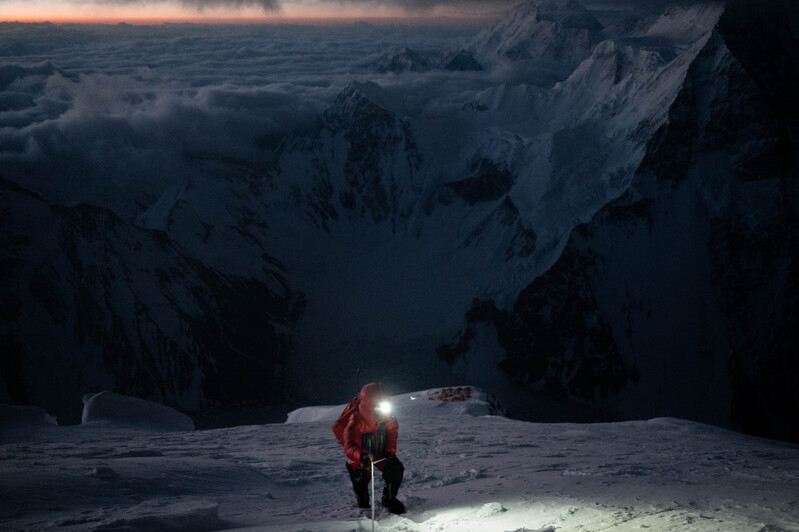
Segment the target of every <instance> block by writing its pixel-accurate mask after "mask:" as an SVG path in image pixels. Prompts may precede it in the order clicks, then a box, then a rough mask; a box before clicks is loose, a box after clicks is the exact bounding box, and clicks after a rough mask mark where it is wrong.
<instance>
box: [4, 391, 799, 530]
mask: <svg viewBox="0 0 799 532" xmlns="http://www.w3.org/2000/svg"><path fill="white" fill-rule="evenodd" d="M467 389H468V390H469V392H471V397H466V395H467V392H465V391H464V390H467ZM412 398H415V399H412ZM440 398H443V399H456V400H455V401H447V402H444V401H441V400H440ZM459 398H462V399H464V400H463V401H459V400H457V399H459ZM394 402H395V403H396V406H397V409H398V414H397V416H398V421H399V427H400V429H399V444H398V456H399V458H400V459H401V460H402V461H403V462H404V465H405V479H404V482H403V484H402V486H401V488H400V493H399V495H400V498H401V499H402V500H403V501H404V502H405V504H406V506H407V509H408V512H407V513H406V514H405V515H403V516H401V517H398V516H392V515H390V514H388V513H387V512H385V510H383V509H382V508H378V509H377V523H376V524H375V530H380V531H383V532H392V531H396V532H400V531H405V532H409V531H412V532H428V531H434V530H459V531H460V530H463V531H474V532H477V531H479V532H484V531H489V532H494V531H497V532H500V531H509V530H526V531H554V530H608V531H618V532H621V531H633V530H636V531H637V530H641V529H649V530H661V531H666V532H669V531H680V530H682V531H685V530H691V531H694V532H706V531H707V532H710V531H717V530H725V531H732V530H734V531H741V532H749V531H752V532H757V531H760V530H770V531H789V530H795V529H796V528H797V527H799V520H798V519H797V516H796V507H795V506H796V502H795V493H796V491H797V477H799V449H797V448H796V447H795V446H790V445H786V444H780V443H776V442H772V441H768V440H761V439H756V438H751V437H747V436H742V435H740V434H736V433H733V432H729V431H726V430H723V429H718V428H713V427H709V426H706V425H701V424H697V423H691V422H687V421H681V420H677V419H671V418H661V419H653V420H649V421H635V422H626V423H610V424H589V425H578V424H538V423H526V422H522V421H514V420H510V419H507V418H503V417H498V416H485V415H483V414H484V413H486V411H487V408H486V405H485V403H484V396H482V392H480V391H479V390H478V389H475V388H471V387H462V388H461V394H460V395H459V394H455V393H452V392H451V391H450V392H447V391H446V390H442V389H431V390H427V391H422V392H417V393H414V394H407V395H402V396H397V397H394ZM333 410H334V409H332V408H331V407H317V410H316V412H318V413H322V414H324V413H325V412H328V411H329V412H330V413H333ZM458 412H463V413H464V414H465V415H457V413H458ZM469 412H471V413H472V414H476V415H470V414H469ZM306 413H308V414H313V413H314V411H313V410H308V411H306ZM308 417H311V418H313V417H317V416H314V415H310V416H308ZM318 417H319V419H323V420H322V421H310V422H303V423H291V424H276V425H253V426H243V427H236V428H228V429H218V430H211V431H193V432H170V433H163V432H146V431H145V432H142V431H141V430H139V431H129V430H124V429H108V428H100V427H97V426H91V425H87V426H78V427H42V426H41V425H35V426H34V425H31V426H28V427H26V428H21V427H17V428H16V429H10V428H9V427H7V426H5V425H4V426H2V431H0V459H2V463H3V475H2V476H0V526H2V528H3V529H4V530H46V529H53V528H60V529H63V530H70V531H75V532H79V531H95V530H97V531H99V530H109V529H113V530H119V529H123V530H153V531H158V530H252V531H258V530H261V531H278V530H280V531H300V530H319V531H329V532H344V531H350V530H370V529H371V526H372V524H371V522H370V520H369V518H368V516H369V512H368V511H366V512H364V511H362V510H358V509H355V508H353V501H354V497H353V495H352V493H351V488H350V485H349V479H348V477H347V472H346V470H345V468H344V462H345V459H344V454H343V452H342V449H341V447H340V446H339V445H337V443H336V441H335V438H334V436H333V433H332V432H331V430H330V427H331V425H332V421H330V419H331V416H329V415H320V416H318ZM43 456H46V460H43V459H42V457H43ZM381 482H382V481H380V480H378V484H377V490H378V491H379V490H380V489H381Z"/></svg>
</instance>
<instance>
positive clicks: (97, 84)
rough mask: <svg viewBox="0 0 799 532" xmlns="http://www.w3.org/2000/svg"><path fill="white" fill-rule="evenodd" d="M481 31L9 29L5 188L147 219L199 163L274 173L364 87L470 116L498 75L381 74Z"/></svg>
mask: <svg viewBox="0 0 799 532" xmlns="http://www.w3.org/2000/svg"><path fill="white" fill-rule="evenodd" d="M478 30H479V26H478V25H475V24H474V23H471V24H461V25H452V24H450V25H447V26H445V27H435V26H418V25H393V26H380V27H378V26H374V25H371V24H366V23H355V24H343V25H332V26H302V25H252V26H232V25H231V26H213V25H183V24H180V25H176V24H165V25H157V26H130V25H52V24H18V23H0V174H2V175H3V176H4V177H5V178H6V179H11V180H13V181H16V182H18V183H20V184H21V185H24V186H25V187H26V188H29V189H32V190H34V191H36V192H37V193H39V194H41V195H43V196H44V197H46V198H47V199H49V200H52V201H56V202H59V203H76V202H90V203H95V204H97V203H99V204H101V205H103V206H108V207H111V208H114V209H115V210H117V212H119V213H120V214H123V216H135V215H136V214H137V211H138V210H140V209H141V208H142V207H144V206H146V204H148V203H149V202H151V201H152V198H154V197H157V195H158V194H159V193H160V191H161V190H163V189H164V188H165V187H166V186H168V185H169V184H170V183H172V182H175V181H180V180H183V179H185V177H186V175H187V173H191V172H196V171H197V161H208V160H218V161H225V162H228V163H231V164H241V165H246V166H256V167H257V166H258V165H262V164H267V163H268V162H269V161H270V160H271V159H272V158H273V157H274V148H275V147H276V146H277V145H278V144H279V142H280V140H281V139H282V138H283V137H284V136H285V134H286V133H288V132H290V131H295V130H298V129H303V128H306V127H309V126H310V125H312V124H313V123H314V121H315V120H316V119H317V117H318V116H319V114H320V113H322V112H323V111H324V110H325V109H326V108H328V107H329V106H330V105H331V104H332V102H333V101H334V100H335V97H336V95H337V94H339V92H340V91H341V90H342V89H343V88H344V87H345V86H346V85H347V84H348V83H350V82H351V81H354V80H357V81H366V80H373V81H376V82H377V83H379V84H380V85H381V86H382V87H383V88H385V89H387V90H389V91H393V92H394V93H396V94H398V95H401V97H399V98H398V101H401V102H402V105H403V106H404V108H405V109H404V110H405V111H407V112H408V113H417V114H418V113H432V114H435V109H437V108H439V107H441V108H446V107H453V106H457V105H460V104H462V103H463V102H464V101H466V100H467V99H468V98H469V97H470V96H471V95H473V94H475V93H476V92H477V91H479V90H481V89H482V88H484V87H485V86H487V85H488V84H491V83H492V79H491V77H492V75H494V74H492V73H490V72H484V73H450V72H445V71H443V70H441V69H440V68H434V69H433V70H431V71H430V72H428V73H407V74H394V73H386V74H378V73H376V72H375V71H374V69H371V68H370V66H369V65H370V62H372V61H374V60H375V59H376V58H377V57H379V56H380V54H382V53H385V52H386V51H387V50H390V49H391V48H393V47H397V46H408V47H410V48H412V49H414V50H416V51H417V52H419V53H421V54H424V55H426V56H427V57H429V58H430V59H431V60H432V61H433V62H435V61H436V60H439V59H440V58H442V57H444V56H445V55H446V53H448V52H451V51H452V50H457V49H459V47H460V46H462V45H463V44H464V43H465V42H467V41H468V40H469V39H470V38H471V37H472V36H473V35H474V34H475V33H476V32H477V31H478Z"/></svg>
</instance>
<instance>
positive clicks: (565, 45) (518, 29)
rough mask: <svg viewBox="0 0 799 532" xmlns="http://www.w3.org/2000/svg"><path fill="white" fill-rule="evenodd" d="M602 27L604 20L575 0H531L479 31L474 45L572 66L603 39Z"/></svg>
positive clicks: (509, 54) (520, 56)
mask: <svg viewBox="0 0 799 532" xmlns="http://www.w3.org/2000/svg"><path fill="white" fill-rule="evenodd" d="M601 30H602V24H600V23H599V21H598V20H597V19H596V18H594V16H593V15H592V14H591V12H590V11H588V10H587V9H586V8H585V7H584V6H583V5H582V4H580V3H579V2H576V1H574V0H572V1H570V2H568V3H566V4H559V3H556V2H554V1H552V0H549V1H547V2H543V3H541V2H537V1H528V2H525V3H522V4H519V5H517V6H516V7H515V8H513V9H512V10H511V11H510V12H509V13H508V14H507V16H505V18H503V19H501V20H500V21H499V22H497V23H495V24H494V25H493V26H490V27H488V28H486V29H484V30H483V31H482V32H480V34H479V35H478V36H477V37H476V39H475V41H474V42H473V44H472V47H473V48H474V49H477V50H481V51H484V52H486V53H495V54H498V55H503V56H506V57H508V58H510V59H528V60H529V59H535V60H547V61H553V60H554V61H556V62H560V63H564V65H565V66H569V67H571V68H573V67H574V66H576V65H577V64H578V63H579V62H580V61H582V60H583V59H585V58H586V57H587V56H588V55H589V54H590V53H591V50H593V47H594V46H595V45H596V44H597V43H598V42H599V41H600V40H601V39H600V32H601Z"/></svg>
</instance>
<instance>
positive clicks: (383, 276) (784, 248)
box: [0, 1, 799, 440]
mask: <svg viewBox="0 0 799 532" xmlns="http://www.w3.org/2000/svg"><path fill="white" fill-rule="evenodd" d="M792 13H793V12H792V11H790V12H788V11H785V9H784V6H783V4H782V3H780V2H774V3H770V4H768V5H767V6H765V7H762V9H759V10H755V11H754V12H753V11H751V10H749V9H748V6H747V5H746V4H745V3H739V2H732V3H729V4H727V5H725V4H722V3H716V4H713V3H711V4H708V3H704V2H703V3H701V4H697V5H683V4H681V5H680V6H678V7H672V8H669V9H668V10H666V11H665V12H663V13H661V14H659V15H656V16H649V15H647V16H646V17H642V18H636V17H635V16H634V15H635V14H636V12H627V13H621V14H616V15H613V17H615V19H614V20H608V19H609V18H613V17H611V15H609V14H608V12H603V13H602V20H603V24H604V27H603V24H600V23H599V22H598V17H599V13H596V16H595V14H594V13H592V12H591V11H589V10H587V9H586V8H584V7H582V6H580V5H579V4H577V3H575V2H570V3H568V4H555V3H552V2H548V3H540V2H534V1H528V2H525V3H523V4H521V5H519V6H517V7H516V8H514V9H513V10H512V11H511V12H510V13H509V14H508V16H507V17H505V18H504V19H502V20H500V21H498V22H496V23H495V24H493V25H491V26H490V27H488V28H486V29H485V30H484V31H482V32H481V33H479V34H478V35H476V36H475V37H474V38H473V39H472V40H471V41H470V43H469V45H468V52H463V53H462V54H458V56H457V57H460V58H461V59H460V60H459V61H460V62H459V63H458V64H459V65H460V64H461V63H463V64H464V65H465V66H464V67H460V66H459V67H458V68H451V69H450V68H446V67H445V68H442V69H434V70H431V71H424V70H425V69H424V68H415V67H413V65H421V64H422V61H421V60H419V59H418V58H416V57H415V56H414V55H413V54H411V51H410V50H409V49H407V48H392V49H391V50H392V52H391V53H390V54H388V55H386V56H385V59H386V61H387V63H386V64H387V65H389V67H390V68H387V69H386V70H385V71H383V70H381V72H380V73H376V72H374V70H372V71H370V72H368V73H366V74H363V69H361V71H360V72H361V74H358V75H357V76H356V75H352V74H350V71H351V70H354V71H357V70H358V69H357V66H358V65H363V60H364V59H363V58H362V57H358V58H355V59H354V60H353V61H352V64H351V65H347V66H346V68H345V67H341V68H337V69H335V70H334V71H332V72H331V73H330V75H329V78H327V79H325V80H322V81H319V80H308V79H306V78H305V77H304V76H305V75H306V74H305V73H304V72H299V71H297V72H295V75H296V76H298V79H300V80H301V81H300V82H298V86H300V85H302V86H303V87H306V86H307V87H312V88H313V89H312V92H313V93H314V94H323V95H324V98H326V99H324V102H325V104H324V105H323V106H322V109H323V110H321V111H320V112H318V113H316V115H315V116H316V118H315V120H305V121H303V122H302V123H301V124H299V125H298V126H297V127H296V128H294V129H293V130H292V131H291V132H290V133H288V134H286V135H281V136H280V138H279V139H272V138H271V137H269V136H268V135H263V136H259V137H258V138H257V141H255V142H253V145H254V146H255V148H252V147H248V148H247V149H244V148H241V149H240V150H239V147H238V146H236V149H237V150H238V151H236V154H237V155H236V156H233V155H230V156H228V155H224V154H223V155H221V156H217V155H206V156H198V155H197V154H196V153H195V152H193V151H192V152H190V153H187V155H186V157H187V158H189V159H190V160H191V164H190V165H189V168H190V171H187V172H185V173H184V174H182V175H180V176H179V178H176V179H174V180H173V181H172V182H170V183H169V184H168V185H164V186H160V187H153V188H149V187H150V186H151V182H150V181H147V180H146V179H145V180H143V181H142V184H138V183H134V184H132V185H128V186H129V190H130V194H129V195H128V196H124V197H123V198H122V199H119V200H117V199H116V198H112V199H111V200H109V199H108V198H107V197H106V196H102V195H101V194H99V193H97V194H95V195H92V194H93V193H92V191H93V190H94V189H93V188H92V187H87V188H86V192H85V196H86V197H85V198H83V199H82V200H81V202H79V203H78V204H75V202H74V201H72V199H71V198H72V196H70V200H69V201H68V200H66V199H63V200H61V201H59V195H58V194H57V193H55V192H51V193H50V194H45V193H44V192H42V190H43V189H46V187H47V180H46V179H45V177H46V176H34V177H36V179H33V178H31V179H30V184H28V183H27V182H26V181H25V179H26V178H25V176H24V175H23V174H21V173H17V174H14V175H13V176H6V177H7V180H5V181H3V182H2V187H3V207H2V209H3V210H2V213H3V214H2V216H3V217H2V224H3V225H2V227H3V239H4V240H5V243H4V257H3V264H5V265H6V268H5V270H6V271H7V275H5V276H4V281H3V282H4V286H3V290H4V292H3V293H4V296H3V321H2V329H1V330H0V333H1V334H2V335H3V337H4V338H6V339H7V345H10V346H12V350H11V351H12V352H13V353H14V355H13V356H12V357H6V358H4V359H3V362H2V364H3V366H2V374H3V379H2V380H3V389H0V396H2V397H7V398H8V400H10V401H13V402H18V403H36V404H40V405H42V406H45V407H47V408H48V410H50V411H51V412H54V413H58V414H59V415H61V416H65V417H66V418H67V419H68V418H70V416H71V417H72V418H74V417H76V416H77V408H78V405H74V404H73V403H74V402H73V403H68V402H67V399H66V398H68V397H78V396H80V393H76V392H78V391H80V392H81V393H82V392H85V391H97V389H104V388H111V389H114V390H116V391H121V392H125V393H130V394H136V395H139V396H142V397H148V398H153V399H158V400H161V401H164V402H166V403H168V404H171V405H173V406H176V407H179V408H182V409H184V410H187V411H191V410H197V409H202V408H208V407H228V408H240V407H242V406H246V405H250V404H258V405H265V404H274V403H285V402H289V403H295V404H296V403H309V402H328V403H335V402H337V401H339V400H340V398H341V396H342V395H346V394H348V393H349V392H350V391H351V389H352V388H353V384H354V381H355V378H356V377H355V370H356V369H357V368H360V369H361V370H362V372H363V374H364V375H367V376H368V377H367V378H373V379H378V378H381V379H383V380H387V381H388V380H391V382H392V383H393V384H394V385H395V386H397V387H398V388H402V389H408V390H410V389H420V388H424V387H433V386H438V385H441V384H447V383H450V382H458V381H470V382H475V383H477V384H478V385H480V386H482V387H484V388H485V389H488V390H491V391H492V392H493V393H495V394H496V395H497V396H498V397H499V398H500V400H501V401H502V403H503V404H505V405H506V406H507V408H508V411H509V413H510V415H511V416H516V417H525V418H527V419H531V418H535V417H539V418H543V417H549V416H551V415H552V414H551V413H550V412H549V410H550V409H551V408H552V407H551V405H550V406H546V407H544V406H542V405H543V404H544V403H542V401H545V399H542V395H544V396H547V397H555V398H557V399H559V400H562V401H564V402H566V401H569V402H572V403H578V404H580V405H582V406H583V407H591V408H601V409H603V410H604V411H605V412H607V413H609V415H614V416H619V417H625V418H638V417H649V416H652V415H663V416H674V415H677V416H682V417H686V418H690V419H698V420H701V421H706V422H712V423H716V424H720V425H725V426H732V427H735V428H738V429H744V430H747V431H751V432H755V433H758V434H761V435H768V436H778V437H781V438H788V439H795V440H799V435H797V432H796V431H797V424H796V421H795V420H794V419H793V416H791V415H790V412H793V411H795V410H796V408H797V407H798V406H799V397H797V395H796V392H795V391H793V390H794V387H792V386H791V385H790V383H791V382H792V379H794V378H795V377H796V376H797V375H798V374H799V371H797V366H796V359H795V358H794V357H793V355H792V354H793V353H794V352H799V349H797V337H796V333H795V332H793V324H795V323H796V322H797V312H799V310H798V309H799V305H797V287H796V279H797V278H798V277H797V276H796V275H795V274H796V270H797V257H796V252H795V249H797V248H796V245H795V242H794V240H795V238H796V235H797V234H798V233H797V222H796V213H797V201H796V197H797V196H796V185H795V175H797V173H796V169H797V168H796V157H795V142H796V138H797V131H796V124H797V123H799V113H797V109H799V107H797V104H796V103H795V101H794V98H793V95H794V94H795V92H796V89H797V87H799V80H797V76H796V71H797V70H796V68H795V67H796V65H797V60H796V52H795V51H794V49H795V46H794V45H795V39H794V38H793V37H792V35H793V34H792V26H791V24H795V20H794V18H792V17H793V14H792ZM631 16H632V18H630V17H631ZM794 27H795V26H794ZM314 31H316V30H314ZM320 31H321V30H320ZM330 31H332V30H330ZM370 31H372V29H370ZM753 35H754V36H757V37H756V38H755V37H753ZM192 42H193V41H192ZM453 44H454V43H453ZM462 45H463V43H459V44H458V46H452V47H450V48H449V49H455V50H462V49H463V46H462ZM420 49H421V48H420ZM215 53H216V52H215ZM236 53H238V51H237V52H236ZM258 53H262V52H260V51H259V52H258ZM263 53H264V54H265V55H266V56H267V57H271V56H270V55H269V54H270V53H276V52H274V51H271V52H263ZM250 55H252V54H250ZM256 55H257V54H256ZM369 57H374V55H371V56H369ZM441 57H443V55H442V56H441ZM457 57H456V59H457ZM422 59H424V58H422ZM472 61H474V63H476V64H479V65H480V66H481V67H482V68H483V70H479V69H477V68H476V67H475V66H474V64H473V63H472ZM391 65H398V67H397V68H399V70H401V71H402V75H401V76H397V75H394V73H395V72H396V70H395V69H394V68H393V67H391ZM350 66H354V67H356V68H350ZM466 67H468V68H466ZM37 72H38V71H37ZM65 72H66V71H65ZM145 74H146V73H145ZM15 75H16V74H13V72H11V71H9V76H12V77H13V76H15ZM31 76H33V74H31ZM36 76H40V77H41V78H42V79H41V80H38V81H36V83H39V84H40V85H41V86H42V87H45V88H46V89H48V90H49V87H50V86H51V85H53V86H55V85H57V83H63V84H67V85H68V83H76V82H73V81H71V80H67V81H64V80H63V79H61V78H63V76H62V74H61V73H60V71H58V70H55V69H53V70H52V71H42V72H41V73H36ZM48 76H53V77H58V79H56V80H53V79H50V78H49V77H48ZM75 78H76V79H80V78H79V77H78V76H75ZM9 79H11V78H9ZM14 79H17V78H14ZM37 79H38V78H37ZM142 79H143V80H144V81H141V80H139V82H141V83H145V86H146V81H147V79H149V78H146V77H144V74H142ZM46 80H49V81H46ZM342 80H345V81H342ZM15 83H17V82H15ZM26 83H28V84H29V85H31V86H33V85H34V82H33V81H28V82H26ZM48 83H49V84H48ZM198 83H199V82H198ZM226 83H227V82H226ZM18 85H21V84H20V83H18ZM187 85H190V84H187ZM270 87H271V85H270ZM23 88H24V87H23ZM14 90H16V91H18V90H21V89H19V88H18V87H17V85H14ZM43 90H44V89H43ZM180 90H183V89H180ZM204 90H205V89H202V90H200V89H197V90H195V89H192V90H190V91H187V92H188V93H189V94H190V95H194V94H195V93H197V94H199V95H200V96H201V97H202V98H206V99H208V100H212V101H217V100H221V101H225V102H227V103H226V104H225V105H226V108H234V109H236V106H237V105H239V103H240V102H242V101H254V102H256V105H257V106H260V107H256V108H257V109H260V110H264V109H266V110H270V109H272V108H271V107H270V106H271V105H274V102H275V101H278V102H279V103H280V102H282V101H283V100H281V99H279V98H277V97H276V96H275V95H274V94H272V93H266V94H263V93H258V92H253V91H248V92H246V93H245V94H244V95H238V96H236V98H239V99H236V98H234V97H232V96H230V95H227V96H224V97H223V96H220V95H219V93H220V92H221V89H215V90H216V92H214V91H211V90H207V91H205V92H204ZM309 91H310V90H309ZM206 92H207V93H208V95H206ZM53 94H57V92H56V91H55V89H53V91H52V94H50V93H48V95H47V97H48V98H51V99H52V98H54V96H53ZM181 94H182V93H181ZM123 96H124V98H128V99H132V100H134V101H136V102H139V100H138V99H136V98H133V97H131V96H129V95H128V94H127V93H124V94H123V95H122V96H120V98H122V97H123ZM148 98H150V99H153V100H157V96H156V95H152V94H150V93H149V92H146V91H145V93H144V95H143V96H141V102H144V103H137V104H136V105H147V103H146V102H148V101H149V100H148ZM43 99H44V97H43ZM9 101H10V100H9ZM47 101H49V100H47ZM288 101H290V102H295V100H288ZM297 101H298V102H299V101H300V100H299V99H298V100H297ZM170 105H171V107H170ZM170 105H167V106H166V107H169V108H170V109H172V108H176V109H177V110H178V112H177V113H178V115H179V116H189V117H190V119H189V123H192V124H195V123H199V124H203V122H202V121H201V120H195V118H194V115H193V114H192V112H189V111H186V110H185V109H184V108H183V107H181V106H180V105H178V104H176V103H174V102H171V101H170ZM263 112H268V111H263ZM133 116H134V118H132V119H131V120H132V121H133V122H134V123H135V124H137V125H138V124H139V122H137V121H142V119H141V118H140V113H138V111H137V112H136V113H134V115H133ZM237 116H238V115H237ZM281 116H282V115H281ZM112 119H116V118H115V117H114V116H113V115H112ZM92 120H94V121H93V122H91V124H95V123H96V122H97V121H99V120H100V119H99V118H97V117H95V116H94V115H92ZM192 120H195V121H194V122H192ZM145 122H146V121H145ZM245 124H247V126H248V127H249V125H250V122H249V121H245ZM206 125H207V123H206ZM222 131H226V130H225V129H224V128H223V129H222ZM20 135H22V133H21V134H20ZM60 138H61V137H58V136H57V137H56V139H57V140H58V139H60ZM134 138H135V142H141V140H140V138H139V137H135V136H134ZM222 140H223V139H221V138H220V139H219V141H220V142H221V141H222ZM15 142H16V144H13V146H12V148H14V149H16V150H24V149H25V146H26V144H25V142H24V141H15ZM42 145H43V146H45V148H47V147H48V146H49V145H47V144H42ZM272 147H276V148H275V149H274V151H272V149H271V148H272ZM9 149H10V148H9ZM181 149H183V147H182V146H181ZM209 149H210V148H209ZM256 149H257V150H258V151H257V154H256V155H251V151H252V150H256ZM248 150H250V151H248ZM45 151H46V150H45ZM211 152H212V153H213V150H212V149H211ZM247 157H250V159H248V158H247ZM11 172H12V173H13V168H12V170H11ZM60 186H61V187H64V186H65V185H64V184H60ZM97 188H98V190H99V189H101V188H102V187H99V186H98V187H97ZM53 190H55V188H54V189H53ZM115 201H117V203H115ZM61 372H63V373H64V374H66V375H68V376H69V378H68V379H63V380H62V381H61V382H62V383H65V384H64V385H63V387H62V389H59V390H54V389H52V387H50V386H49V385H48V384H47V383H48V382H51V381H52V378H53V375H55V374H60V373H61ZM86 387H91V389H88V390H87V389H85V388H86ZM56 403H58V404H59V405H62V404H63V405H64V406H59V407H57V408H56V407H54V406H53V405H54V404H56ZM565 415H569V416H576V415H578V414H577V413H575V412H574V411H571V412H569V413H568V414H565Z"/></svg>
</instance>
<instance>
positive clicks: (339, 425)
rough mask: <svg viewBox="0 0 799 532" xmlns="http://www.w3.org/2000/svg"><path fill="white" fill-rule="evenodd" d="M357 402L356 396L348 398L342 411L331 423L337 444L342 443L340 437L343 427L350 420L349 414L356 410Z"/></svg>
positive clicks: (342, 433) (342, 434) (341, 436)
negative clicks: (348, 400)
mask: <svg viewBox="0 0 799 532" xmlns="http://www.w3.org/2000/svg"><path fill="white" fill-rule="evenodd" d="M358 402H359V401H358V397H353V398H352V399H350V402H349V403H347V406H346V407H344V411H343V412H342V413H341V415H340V416H339V417H338V419H337V420H336V422H335V423H334V424H333V434H335V435H336V440H337V441H338V444H339V445H344V441H343V439H342V438H343V436H344V429H345V428H347V423H348V422H349V420H350V416H351V415H352V414H353V413H354V412H355V411H356V410H358Z"/></svg>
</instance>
